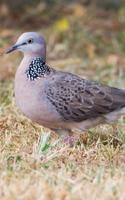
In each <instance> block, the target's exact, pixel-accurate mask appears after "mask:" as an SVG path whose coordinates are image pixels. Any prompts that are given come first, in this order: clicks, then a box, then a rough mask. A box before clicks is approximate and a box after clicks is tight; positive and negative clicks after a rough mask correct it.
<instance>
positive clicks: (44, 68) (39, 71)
mask: <svg viewBox="0 0 125 200" xmlns="http://www.w3.org/2000/svg"><path fill="white" fill-rule="evenodd" d="M25 73H26V75H27V78H28V79H30V80H31V81H34V80H36V79H38V78H40V77H43V76H44V75H48V74H49V73H50V67H49V66H48V65H46V64H45V62H44V61H43V60H42V58H35V59H33V60H32V62H31V63H30V65H29V67H28V69H27V70H26V72H25Z"/></svg>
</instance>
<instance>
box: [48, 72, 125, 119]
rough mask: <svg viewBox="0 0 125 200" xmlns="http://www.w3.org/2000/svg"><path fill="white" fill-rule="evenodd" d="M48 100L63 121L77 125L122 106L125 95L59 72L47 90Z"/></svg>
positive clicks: (120, 91) (118, 90)
mask: <svg viewBox="0 0 125 200" xmlns="http://www.w3.org/2000/svg"><path fill="white" fill-rule="evenodd" d="M45 92H46V95H47V98H48V100H49V101H50V102H51V103H52V104H53V105H54V106H55V108H56V110H57V111H58V113H60V115H61V116H62V118H63V119H64V120H67V121H76V122H80V121H83V120H86V119H90V118H96V117H98V116H100V115H104V114H106V113H109V112H112V111H114V110H117V109H120V108H122V107H124V106H125V92H124V91H123V90H120V89H116V88H112V87H108V86H104V85H100V84H98V83H96V82H93V81H88V80H86V79H82V78H80V77H78V76H76V75H73V74H70V73H68V74H67V73H66V74H65V73H62V72H59V73H58V74H57V76H56V77H54V76H53V78H52V81H50V82H49V84H48V86H47V87H46V91H45Z"/></svg>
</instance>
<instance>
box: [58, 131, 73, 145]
mask: <svg viewBox="0 0 125 200" xmlns="http://www.w3.org/2000/svg"><path fill="white" fill-rule="evenodd" d="M54 131H55V132H56V133H57V134H58V135H59V136H60V137H61V138H62V140H63V141H64V143H65V144H66V145H69V146H70V147H73V145H74V143H75V141H76V137H74V135H73V133H72V132H71V131H70V130H68V129H58V130H54Z"/></svg>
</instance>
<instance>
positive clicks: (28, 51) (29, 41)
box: [6, 32, 46, 60]
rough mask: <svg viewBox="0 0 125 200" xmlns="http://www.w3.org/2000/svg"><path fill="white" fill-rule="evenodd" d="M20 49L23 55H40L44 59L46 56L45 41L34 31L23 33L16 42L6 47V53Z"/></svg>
mask: <svg viewBox="0 0 125 200" xmlns="http://www.w3.org/2000/svg"><path fill="white" fill-rule="evenodd" d="M16 50H18V51H21V52H23V53H24V55H31V56H34V55H35V56H40V57H42V58H43V60H45V58H46V43H45V40H44V38H43V37H42V36H40V35H39V34H38V33H36V32H26V33H23V34H22V35H21V36H20V37H19V38H18V39H17V42H16V43H15V44H14V45H13V46H12V47H10V48H9V49H7V51H6V53H11V52H13V51H16Z"/></svg>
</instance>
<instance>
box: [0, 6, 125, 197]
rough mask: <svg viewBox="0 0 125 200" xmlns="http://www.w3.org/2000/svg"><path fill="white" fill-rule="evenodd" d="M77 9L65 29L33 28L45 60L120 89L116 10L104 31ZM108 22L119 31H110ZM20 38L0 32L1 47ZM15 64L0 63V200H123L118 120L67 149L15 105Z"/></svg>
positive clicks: (16, 57) (14, 58)
mask: <svg viewBox="0 0 125 200" xmlns="http://www.w3.org/2000/svg"><path fill="white" fill-rule="evenodd" d="M83 10H86V12H85V15H82V14H81V15H80V16H79V15H78V16H77V15H76V14H75V16H74V15H72V18H71V16H70V15H69V14H65V15H64V17H65V18H66V20H68V23H69V25H68V23H67V22H66V26H65V24H64V27H65V30H62V29H61V31H60V29H59V28H58V29H57V30H55V28H53V27H57V25H58V26H60V25H59V23H61V22H60V21H61V20H62V19H61V20H60V19H59V20H58V23H57V22H55V23H57V24H56V25H52V24H51V25H50V27H46V28H45V29H44V28H43V29H42V30H39V32H41V33H43V34H44V35H45V36H46V39H47V41H48V42H47V43H48V52H47V53H48V61H47V62H48V63H49V64H50V65H52V66H55V68H59V69H61V70H66V71H70V72H73V73H77V74H79V75H81V76H83V77H84V76H86V77H87V78H89V79H93V80H97V81H100V82H102V83H106V84H109V85H113V86H118V87H121V88H124V87H125V72H124V71H125V67H124V64H125V59H124V38H123V37H122V38H121V37H120V36H123V35H124V34H123V33H124V31H125V27H124V22H122V20H120V19H121V18H120V13H121V12H118V13H117V11H116V13H114V11H111V13H108V14H107V15H108V22H109V23H110V30H108V29H107V27H106V26H107V24H106V23H107V22H106V21H107V18H106V19H104V18H103V17H102V18H101V17H97V16H98V15H99V14H98V11H97V10H96V9H95V8H94V9H93V14H92V16H91V14H90V13H91V12H90V11H91V8H83ZM103 12H105V11H103ZM75 13H76V12H75ZM106 13H107V12H106ZM106 13H105V14H106ZM122 13H124V12H123V11H122ZM77 14H78V13H77ZM122 15H123V14H122ZM114 17H115V20H114ZM116 19H117V20H116ZM116 21H117V23H119V25H120V26H121V28H116V27H115V25H114V23H116ZM64 22H65V20H63V23H64ZM74 24H76V26H74ZM67 26H69V28H68V29H67ZM83 27H84V28H83ZM104 27H105V28H104ZM117 27H119V26H117ZM52 30H53V34H51V32H52ZM1 31H3V30H1ZM21 32H23V31H22V30H14V29H12V30H11V31H9V32H7V30H6V31H5V30H4V32H1V35H2V39H1V41H2V42H1V41H0V44H1V47H4V46H7V45H9V42H10V43H13V41H15V37H16V36H18V35H19V34H20V33H21ZM5 33H6V34H5ZM8 38H10V39H8ZM8 41H9V42H8ZM20 60H21V55H20V54H18V53H15V54H13V55H9V56H7V55H3V56H1V57H0V63H1V66H0V199H1V200H17V199H19V200H51V199H52V200H59V199H60V200H83V199H86V200H90V199H91V200H106V199H107V200H109V199H111V200H122V199H125V193H124V188H125V118H124V117H123V118H121V119H120V120H119V121H118V123H116V124H115V125H101V126H98V127H96V128H93V129H91V130H89V131H88V132H87V133H86V134H85V135H83V136H81V137H80V138H79V141H78V142H77V143H76V144H75V145H74V146H73V147H72V148H70V147H68V146H67V145H65V144H64V143H63V142H62V141H61V139H60V138H58V136H57V135H56V134H55V133H52V132H51V131H50V130H48V129H46V128H44V127H41V126H39V125H37V124H35V123H33V122H31V121H30V120H29V119H27V118H26V117H25V116H23V115H22V114H21V113H20V111H19V110H18V109H17V107H16V106H15V100H14V95H13V80H14V75H15V71H16V68H15V67H16V66H18V64H19V62H20Z"/></svg>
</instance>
